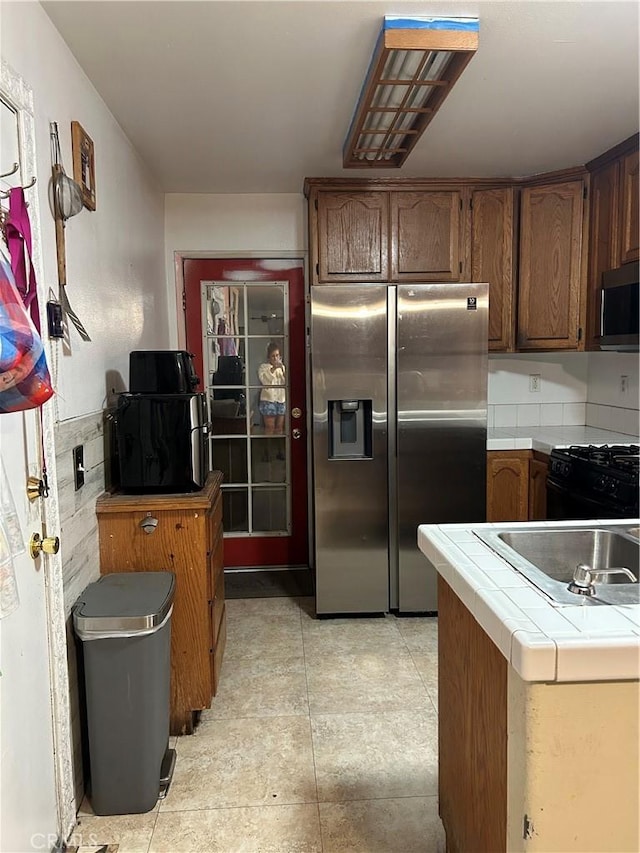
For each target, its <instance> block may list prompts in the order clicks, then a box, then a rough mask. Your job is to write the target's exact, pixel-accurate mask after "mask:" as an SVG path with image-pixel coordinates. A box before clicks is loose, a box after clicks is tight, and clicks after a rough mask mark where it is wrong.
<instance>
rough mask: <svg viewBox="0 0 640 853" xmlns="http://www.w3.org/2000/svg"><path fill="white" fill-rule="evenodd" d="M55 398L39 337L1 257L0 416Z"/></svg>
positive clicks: (9, 271)
mask: <svg viewBox="0 0 640 853" xmlns="http://www.w3.org/2000/svg"><path fill="white" fill-rule="evenodd" d="M51 396H53V388H52V386H51V377H50V375H49V368H48V367H47V359H46V356H45V352H44V347H43V345H42V340H41V338H40V335H39V334H38V332H37V331H36V328H35V326H34V325H33V322H32V321H31V318H30V317H29V315H28V314H27V311H26V309H25V306H24V303H23V301H22V297H21V296H20V293H19V292H18V288H17V287H16V285H15V281H14V278H13V273H12V271H11V267H10V266H9V264H8V263H7V262H6V261H5V260H4V258H2V257H0V414H1V413H5V412H19V411H22V410H23V409H36V408H37V407H38V406H41V405H42V404H43V403H46V401H47V400H48V399H49V398H50V397H51Z"/></svg>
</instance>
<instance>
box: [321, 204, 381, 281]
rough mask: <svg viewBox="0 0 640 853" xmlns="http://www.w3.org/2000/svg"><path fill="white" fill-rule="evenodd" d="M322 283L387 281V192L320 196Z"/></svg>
mask: <svg viewBox="0 0 640 853" xmlns="http://www.w3.org/2000/svg"><path fill="white" fill-rule="evenodd" d="M317 217H318V232H317V239H318V246H317V264H318V268H317V277H318V281H319V282H349V281H387V279H388V253H387V248H388V247H387V239H388V237H387V235H388V231H389V198H388V193H386V192H340V191H336V192H324V191H320V192H318V195H317Z"/></svg>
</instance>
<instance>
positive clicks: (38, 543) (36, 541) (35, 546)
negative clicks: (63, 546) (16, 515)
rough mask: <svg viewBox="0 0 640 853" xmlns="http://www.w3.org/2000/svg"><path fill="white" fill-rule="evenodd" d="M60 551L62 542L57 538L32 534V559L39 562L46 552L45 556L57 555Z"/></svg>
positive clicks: (30, 545)
mask: <svg viewBox="0 0 640 853" xmlns="http://www.w3.org/2000/svg"><path fill="white" fill-rule="evenodd" d="M59 550H60V540H59V539H58V537H57V536H45V538H44V539H42V538H41V537H40V534H39V533H32V534H31V539H30V540H29V553H30V554H31V557H32V559H34V560H37V559H38V557H39V556H40V554H41V553H42V552H43V551H44V553H45V554H57V553H58V551H59Z"/></svg>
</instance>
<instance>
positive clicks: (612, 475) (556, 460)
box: [548, 444, 640, 518]
mask: <svg viewBox="0 0 640 853" xmlns="http://www.w3.org/2000/svg"><path fill="white" fill-rule="evenodd" d="M639 458H640V448H639V447H638V445H636V444H632V445H629V446H624V445H604V446H602V447H596V446H594V445H589V446H587V447H583V446H580V445H575V446H571V447H567V448H558V449H556V450H553V451H552V452H551V457H550V460H549V476H548V483H549V484H551V487H552V488H554V487H556V488H558V489H561V490H564V491H565V492H566V493H567V494H570V495H571V500H574V501H577V502H584V503H589V504H590V505H592V506H591V509H590V516H589V517H593V518H599V517H601V518H609V517H624V516H629V517H631V516H633V517H635V516H637V515H638V470H639V467H640V466H639ZM585 517H587V516H585Z"/></svg>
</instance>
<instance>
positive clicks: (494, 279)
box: [471, 187, 516, 352]
mask: <svg viewBox="0 0 640 853" xmlns="http://www.w3.org/2000/svg"><path fill="white" fill-rule="evenodd" d="M514 197H515V192H514V190H513V189H512V188H511V187H504V188H502V189H492V190H476V191H475V192H474V193H473V194H472V196H471V223H472V224H471V280H472V281H477V282H481V281H486V282H488V283H489V350H491V351H497V352H500V351H502V352H506V351H509V350H512V349H513V346H514V329H515V311H514V308H515V298H514V290H515V279H514V261H515V242H514V241H515V237H516V234H515V228H514V219H515V216H514V214H515V205H514Z"/></svg>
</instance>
